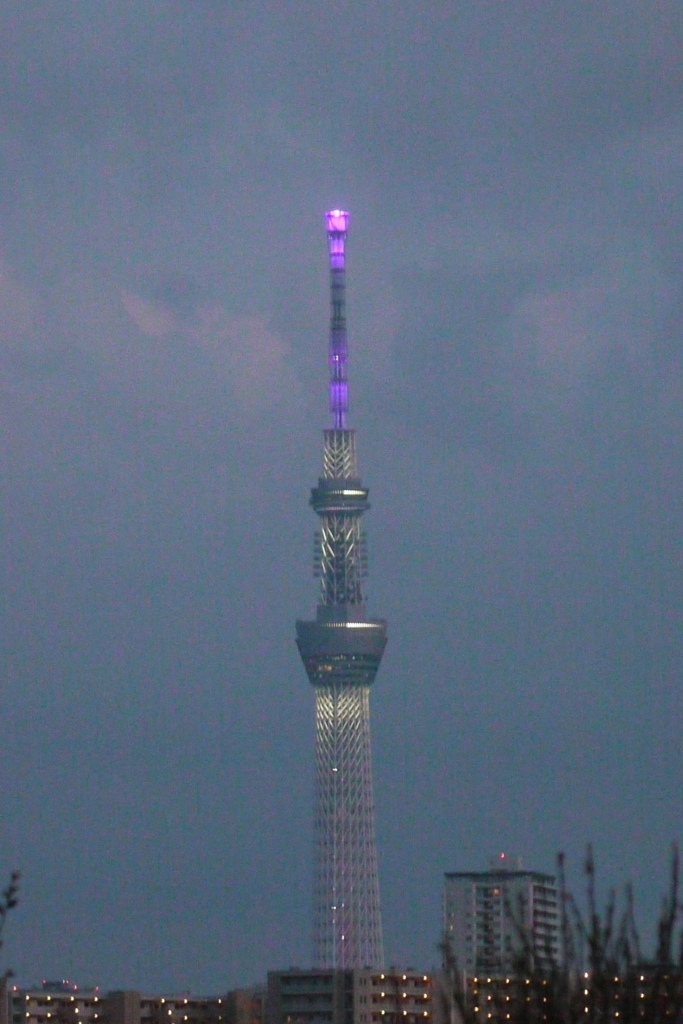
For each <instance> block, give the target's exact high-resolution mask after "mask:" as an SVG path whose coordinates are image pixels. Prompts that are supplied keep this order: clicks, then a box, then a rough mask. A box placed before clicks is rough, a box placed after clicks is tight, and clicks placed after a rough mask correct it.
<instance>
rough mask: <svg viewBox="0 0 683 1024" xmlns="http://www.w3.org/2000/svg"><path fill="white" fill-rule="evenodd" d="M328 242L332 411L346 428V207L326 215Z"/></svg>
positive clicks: (339, 425) (335, 421)
mask: <svg viewBox="0 0 683 1024" xmlns="http://www.w3.org/2000/svg"><path fill="white" fill-rule="evenodd" d="M325 223H326V225H327V244H328V246H329V250H330V350H329V361H330V412H331V413H332V426H333V427H334V428H336V429H340V430H343V429H344V427H346V413H347V412H348V408H349V395H348V384H347V380H346V362H347V359H348V353H347V347H346V232H347V229H348V226H349V215H348V213H347V211H346V210H329V211H328V212H327V213H326V214H325Z"/></svg>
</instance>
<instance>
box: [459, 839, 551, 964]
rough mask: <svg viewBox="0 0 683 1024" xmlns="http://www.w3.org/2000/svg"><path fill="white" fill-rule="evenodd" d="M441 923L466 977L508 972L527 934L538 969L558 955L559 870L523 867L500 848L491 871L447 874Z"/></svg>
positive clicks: (516, 959) (516, 958)
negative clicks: (553, 872)
mask: <svg viewBox="0 0 683 1024" xmlns="http://www.w3.org/2000/svg"><path fill="white" fill-rule="evenodd" d="M443 929H444V936H445V938H446V939H447V940H448V942H449V944H450V948H451V952H452V954H453V956H454V958H455V962H456V965H457V967H458V970H460V971H461V972H462V973H463V975H465V976H466V977H472V976H474V975H478V974H484V975H488V976H489V977H492V976H493V977H495V976H500V975H504V974H509V973H510V972H511V971H512V970H514V968H515V964H516V961H518V960H519V956H520V953H521V952H522V950H523V945H524V941H525V939H526V940H528V943H529V949H530V951H531V954H532V958H533V966H534V967H535V968H536V969H540V970H548V969H550V968H551V967H552V966H553V965H554V964H557V963H558V962H559V959H560V920H559V909H558V899H557V888H556V885H555V876H554V875H546V874H541V873H540V872H538V871H523V870H522V869H521V866H520V865H519V864H511V863H510V861H509V858H507V857H506V855H505V854H501V855H500V857H499V858H497V860H496V862H495V866H492V869H491V870H490V871H454V872H448V873H447V874H446V875H445V884H444V896H443Z"/></svg>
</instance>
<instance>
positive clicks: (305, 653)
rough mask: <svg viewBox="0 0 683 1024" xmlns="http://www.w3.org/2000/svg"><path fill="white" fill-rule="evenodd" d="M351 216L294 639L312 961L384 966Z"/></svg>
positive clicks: (339, 265) (334, 296)
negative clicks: (303, 731) (309, 551)
mask: <svg viewBox="0 0 683 1024" xmlns="http://www.w3.org/2000/svg"><path fill="white" fill-rule="evenodd" d="M348 221H349V215H348V213H346V212H345V211H344V210H331V211H329V212H328V213H327V214H326V223H327V240H328V244H329V251H330V296H331V323H330V345H329V367H330V413H331V417H332V426H331V427H330V429H329V430H325V431H324V446H323V475H322V477H320V479H319V480H318V485H317V487H314V488H313V489H312V491H311V500H310V504H311V505H312V506H313V509H314V510H315V512H316V513H317V514H318V516H319V517H320V529H319V530H318V532H317V533H316V536H315V559H314V565H315V575H316V576H318V577H319V579H320V599H319V602H318V607H317V614H316V618H315V621H314V622H301V621H299V622H297V624H296V634H297V645H298V647H299V652H300V654H301V657H302V660H303V663H304V666H305V668H306V672H307V673H308V678H309V680H310V681H311V683H312V684H313V687H314V692H315V826H314V827H315V858H314V859H315V865H314V893H313V904H314V905H313V963H314V966H315V967H335V968H353V967H366V966H367V967H375V968H381V967H382V966H383V959H384V955H383V950H382V921H381V917H380V906H379V883H378V879H377V850H376V845H375V821H374V807H373V797H372V757H371V752H370V686H371V684H372V682H373V680H374V678H375V675H376V674H377V669H378V668H379V663H380V661H381V659H382V654H383V653H384V648H385V646H386V642H387V627H386V622H385V621H384V620H382V619H370V618H368V616H367V613H366V610H365V600H364V597H363V579H364V577H365V576H366V575H367V571H366V565H367V556H366V548H365V538H364V535H363V531H362V530H361V526H360V518H361V516H362V514H363V513H364V512H366V511H367V510H368V509H369V508H370V505H369V503H368V490H367V488H366V487H363V485H362V483H361V481H360V477H359V476H358V468H357V464H356V438H355V432H354V431H353V430H350V429H349V428H348V427H347V425H346V413H347V409H348V395H347V380H346V362H347V347H346V304H345V285H346V281H345V244H346V232H347V227H348Z"/></svg>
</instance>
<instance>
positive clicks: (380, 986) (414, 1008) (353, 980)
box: [266, 967, 433, 1024]
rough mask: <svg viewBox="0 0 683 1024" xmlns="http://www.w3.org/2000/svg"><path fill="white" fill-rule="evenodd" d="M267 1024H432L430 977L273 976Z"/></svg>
mask: <svg viewBox="0 0 683 1024" xmlns="http://www.w3.org/2000/svg"><path fill="white" fill-rule="evenodd" d="M266 1007H267V1008H266V1024H432V1016H433V998H432V978H431V975H430V974H424V973H423V972H421V971H415V970H413V969H412V968H405V969H398V968H394V967H392V968H389V969H388V970H386V971H378V970H374V971H373V970H367V969H360V968H357V969H355V970H352V971H344V970H323V969H317V970H316V969H313V970H300V969H298V968H291V969H290V970H288V971H271V972H270V973H269V975H268V996H267V1002H266Z"/></svg>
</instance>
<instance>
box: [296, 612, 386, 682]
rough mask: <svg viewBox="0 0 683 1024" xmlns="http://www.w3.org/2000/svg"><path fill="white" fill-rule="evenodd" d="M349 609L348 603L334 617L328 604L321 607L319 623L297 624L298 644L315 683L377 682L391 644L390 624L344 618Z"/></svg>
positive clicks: (310, 678)
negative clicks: (377, 676)
mask: <svg viewBox="0 0 683 1024" xmlns="http://www.w3.org/2000/svg"><path fill="white" fill-rule="evenodd" d="M348 610H349V609H348V606H347V607H346V608H344V609H343V611H342V612H341V615H340V616H339V617H336V616H334V617H333V616H328V614H326V613H328V609H327V608H326V607H324V606H318V618H317V620H316V621H315V622H303V621H301V620H299V621H298V622H297V624H296V642H297V646H298V648H299V653H300V654H301V658H302V661H303V663H304V666H305V668H306V673H307V674H308V678H309V680H310V682H311V683H312V684H313V686H329V685H330V684H337V685H346V686H370V684H371V683H372V682H374V679H375V676H376V675H377V670H378V668H379V664H380V661H381V660H382V655H383V654H384V648H385V647H386V645H387V624H386V622H385V621H384V620H383V619H365V618H363V617H360V616H359V617H358V618H357V619H353V620H349V619H347V618H346V617H342V615H343V616H346V614H347V613H348ZM340 611H341V610H340Z"/></svg>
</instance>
